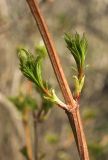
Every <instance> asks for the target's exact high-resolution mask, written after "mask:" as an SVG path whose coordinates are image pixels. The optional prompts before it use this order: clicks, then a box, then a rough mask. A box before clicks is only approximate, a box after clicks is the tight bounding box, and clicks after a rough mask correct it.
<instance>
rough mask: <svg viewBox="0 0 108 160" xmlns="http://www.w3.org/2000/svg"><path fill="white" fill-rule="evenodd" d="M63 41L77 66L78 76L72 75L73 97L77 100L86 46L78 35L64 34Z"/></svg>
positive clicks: (85, 41) (83, 76)
mask: <svg viewBox="0 0 108 160" xmlns="http://www.w3.org/2000/svg"><path fill="white" fill-rule="evenodd" d="M64 39H65V42H66V44H67V48H68V49H69V51H70V52H71V54H72V56H73V57H74V60H75V62H76V66H77V71H78V75H77V76H76V75H74V76H73V78H74V82H75V97H77V99H78V98H79V97H80V93H81V91H82V88H83V85H84V80H85V75H84V68H85V58H86V54H87V47H88V44H87V40H86V37H85V35H84V34H83V36H82V37H80V35H79V34H78V33H76V34H75V35H73V34H67V33H66V34H65V36H64Z"/></svg>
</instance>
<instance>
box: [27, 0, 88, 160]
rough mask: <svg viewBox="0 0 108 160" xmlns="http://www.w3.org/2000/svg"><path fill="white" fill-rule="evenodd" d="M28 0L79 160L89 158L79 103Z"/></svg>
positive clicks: (34, 1) (31, 0)
mask: <svg viewBox="0 0 108 160" xmlns="http://www.w3.org/2000/svg"><path fill="white" fill-rule="evenodd" d="M26 1H27V2H28V5H29V7H30V9H31V12H32V14H33V16H34V18H35V20H36V22H37V26H38V28H39V31H40V33H41V36H42V38H43V40H44V43H45V45H46V48H47V51H48V54H49V57H50V60H51V63H52V66H53V69H54V72H55V75H56V77H57V80H58V83H59V85H60V88H61V91H62V94H63V96H64V99H65V102H66V104H67V106H68V110H66V113H67V116H68V119H69V122H70V125H71V127H72V130H73V133H74V136H75V140H76V144H77V148H78V151H79V155H80V159H81V160H89V154H88V149H87V144H86V139H85V135H84V132H83V127H82V122H81V118H80V113H79V107H78V106H79V105H78V104H77V102H76V101H75V100H74V98H73V96H72V94H71V91H70V88H69V85H68V83H67V80H66V78H65V75H64V72H63V69H62V67H61V64H60V60H59V57H58V54H57V52H56V49H55V46H54V44H53V41H52V38H51V36H50V34H49V31H48V28H47V25H46V23H45V21H44V18H43V16H42V14H41V11H40V9H39V6H38V3H37V0H26Z"/></svg>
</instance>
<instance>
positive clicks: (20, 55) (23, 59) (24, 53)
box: [18, 49, 28, 62]
mask: <svg viewBox="0 0 108 160" xmlns="http://www.w3.org/2000/svg"><path fill="white" fill-rule="evenodd" d="M18 58H19V59H20V61H21V62H26V61H27V59H28V56H27V51H25V50H24V49H19V50H18Z"/></svg>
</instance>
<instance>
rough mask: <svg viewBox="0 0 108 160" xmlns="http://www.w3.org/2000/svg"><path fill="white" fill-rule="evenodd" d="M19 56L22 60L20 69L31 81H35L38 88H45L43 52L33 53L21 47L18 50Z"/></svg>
mask: <svg viewBox="0 0 108 160" xmlns="http://www.w3.org/2000/svg"><path fill="white" fill-rule="evenodd" d="M18 58H19V60H20V70H21V71H22V73H23V75H24V76H25V77H27V78H28V79H29V80H30V81H32V82H33V83H35V85H36V86H37V87H38V88H41V89H43V88H44V82H43V80H42V72H41V67H42V59H43V56H42V54H37V56H36V55H33V54H31V53H30V52H28V51H27V50H25V49H23V48H21V49H19V50H18Z"/></svg>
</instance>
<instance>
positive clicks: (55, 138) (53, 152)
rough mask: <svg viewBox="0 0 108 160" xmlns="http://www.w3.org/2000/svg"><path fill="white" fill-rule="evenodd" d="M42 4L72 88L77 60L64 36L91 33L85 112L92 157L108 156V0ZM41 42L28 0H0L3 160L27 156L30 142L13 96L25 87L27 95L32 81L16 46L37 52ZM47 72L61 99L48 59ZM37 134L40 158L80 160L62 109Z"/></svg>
mask: <svg viewBox="0 0 108 160" xmlns="http://www.w3.org/2000/svg"><path fill="white" fill-rule="evenodd" d="M40 7H41V10H42V12H43V15H44V17H45V18H46V21H47V24H48V27H49V30H50V32H51V34H52V36H53V39H54V42H55V45H56V48H57V51H58V53H59V56H60V59H61V63H62V65H63V69H64V72H65V74H66V76H67V79H68V82H69V84H70V87H71V89H72V88H73V80H72V76H73V70H72V66H73V65H74V64H75V63H74V60H73V58H72V56H71V54H69V53H68V52H69V51H68V50H67V49H66V44H65V42H64V39H63V36H64V33H65V32H71V33H73V32H76V31H77V32H78V33H80V34H82V33H85V34H86V37H87V39H88V53H87V59H86V63H87V64H88V65H89V67H88V69H87V70H86V84H85V87H84V90H83V94H82V97H81V108H80V111H81V116H82V119H83V124H84V129H85V133H86V137H87V143H88V146H89V152H90V158H91V160H108V53H107V52H108V0H103V1H102V0H90V1H87V0H53V1H50V0H49V1H47V0H46V1H45V0H44V1H43V2H42V1H41V2H40ZM40 41H41V36H40V34H39V32H38V29H37V26H36V24H35V22H34V19H33V17H32V15H31V12H30V10H29V7H28V5H27V3H26V0H23V1H17V0H0V160H24V157H23V156H22V155H21V153H20V151H19V150H20V148H21V146H22V145H23V144H24V141H25V140H24V139H25V138H24V137H25V136H24V130H23V126H22V122H21V118H20V114H19V112H18V110H17V109H16V107H15V106H14V105H13V104H12V103H11V102H10V101H9V100H8V97H10V96H17V95H18V94H19V92H20V90H23V92H24V93H26V89H27V86H26V84H27V80H26V79H25V78H24V77H23V76H22V74H21V72H20V71H19V65H18V58H17V54H16V50H17V48H18V47H20V46H21V47H22V46H23V47H26V48H28V49H29V50H30V51H31V52H34V48H35V46H36V45H37V44H38V43H39V42H40ZM43 72H44V73H43V74H44V77H45V79H46V80H47V81H49V82H50V83H51V85H52V86H53V88H55V90H56V92H57V94H58V95H59V96H60V97H61V99H62V95H61V93H60V90H59V86H58V83H57V81H56V78H55V76H54V73H53V69H52V67H51V64H50V61H49V58H48V57H47V58H46V59H45V62H44V68H43ZM33 92H34V91H33ZM33 94H34V93H33ZM36 101H37V102H38V101H39V100H38V96H36ZM38 103H39V102H38ZM38 135H39V140H38V143H39V154H40V155H42V156H41V159H42V158H43V159H44V160H55V159H56V160H79V157H78V153H77V150H76V146H75V142H74V138H73V135H72V133H71V128H70V126H69V123H68V119H67V117H66V115H65V113H64V112H63V111H62V110H61V109H59V108H57V107H55V106H54V107H53V108H52V110H51V112H50V114H49V117H48V119H46V121H45V122H43V123H40V124H39V125H38Z"/></svg>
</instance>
